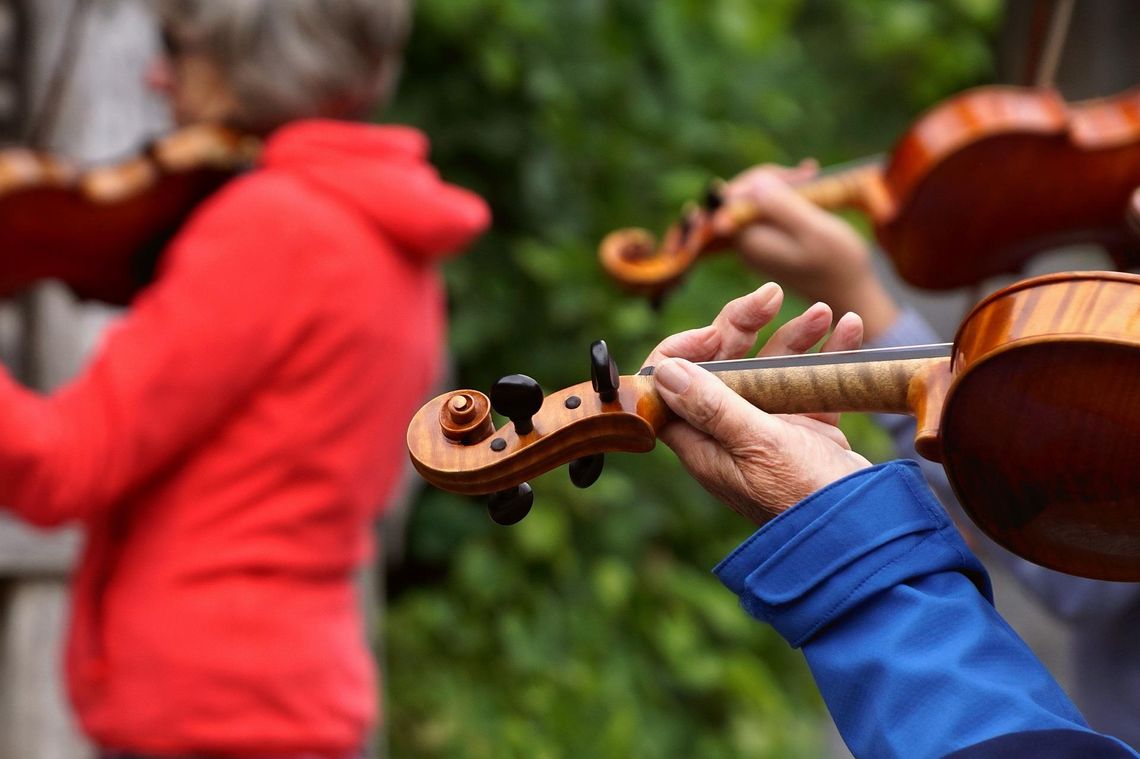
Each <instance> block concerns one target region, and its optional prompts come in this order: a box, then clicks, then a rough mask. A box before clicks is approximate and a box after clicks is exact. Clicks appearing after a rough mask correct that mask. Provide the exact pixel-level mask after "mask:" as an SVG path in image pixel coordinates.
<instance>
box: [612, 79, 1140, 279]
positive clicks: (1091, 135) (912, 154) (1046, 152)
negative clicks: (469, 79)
mask: <svg viewBox="0 0 1140 759" xmlns="http://www.w3.org/2000/svg"><path fill="white" fill-rule="evenodd" d="M1138 186H1140V89H1134V90H1130V91H1128V92H1125V93H1122V94H1120V95H1118V96H1116V97H1112V98H1104V99H1101V100H1094V101H1088V102H1085V103H1079V104H1074V105H1069V104H1066V103H1065V102H1064V101H1063V100H1062V99H1061V97H1060V96H1059V95H1058V94H1057V93H1056V92H1054V91H1052V90H1034V89H1024V88H1017V87H999V86H991V87H980V88H977V89H974V90H968V91H966V92H963V93H961V94H959V95H957V96H955V97H952V98H950V99H948V100H946V101H945V102H943V103H940V104H939V105H937V106H935V107H934V108H932V109H931V110H929V111H928V112H926V113H925V114H923V115H922V116H921V117H920V118H919V119H918V120H917V121H916V122H915V123H914V124H913V125H912V126H911V127H910V129H909V130H908V131H907V132H906V133H905V134H904V135H903V136H902V138H901V139H900V140H899V141H898V143H897V145H896V146H895V149H894V150H893V151H892V153H891V155H890V158H889V159H888V160H887V162H886V163H885V165H882V166H865V167H859V168H857V169H854V170H849V171H846V172H842V173H839V174H835V175H831V176H824V177H820V178H818V179H813V180H809V181H808V182H805V183H802V184H800V185H797V186H796V187H795V189H796V190H797V191H799V192H800V193H801V194H803V195H804V196H805V197H806V198H807V199H808V200H810V201H812V202H814V203H816V204H817V205H819V206H821V207H823V208H827V209H832V210H838V209H844V208H848V209H854V210H857V211H859V212H861V213H864V214H865V215H866V216H867V217H868V218H869V219H870V221H871V223H872V226H873V228H874V231H875V236H876V237H877V238H878V240H879V243H880V244H881V246H882V248H883V250H884V251H885V252H886V254H887V256H888V257H889V258H890V260H891V261H892V263H893V264H894V266H895V268H896V270H897V271H898V273H899V275H900V276H901V277H902V278H903V279H904V280H906V281H907V282H909V283H910V284H912V285H914V286H916V287H921V288H926V289H933V290H942V289H951V288H956V287H962V286H966V285H973V284H976V283H978V282H980V281H982V280H984V279H986V278H987V277H991V276H994V275H998V274H1006V273H1014V272H1017V271H1019V270H1020V269H1021V268H1022V267H1023V266H1024V264H1025V263H1026V262H1027V261H1028V260H1029V259H1031V258H1032V257H1033V256H1034V255H1036V254H1037V253H1039V252H1041V251H1044V250H1048V249H1050V248H1055V247H1057V246H1060V245H1066V244H1072V243H1085V242H1088V243H1097V244H1100V245H1103V246H1105V248H1106V249H1107V250H1108V251H1109V253H1110V254H1111V256H1112V258H1113V263H1114V265H1115V266H1116V267H1117V268H1119V269H1125V268H1130V267H1131V266H1134V265H1136V264H1137V263H1138V262H1140V237H1138V236H1137V235H1136V233H1135V232H1134V231H1133V230H1132V229H1131V227H1130V225H1129V223H1128V222H1127V220H1126V216H1127V209H1128V203H1129V197H1130V195H1131V193H1132V191H1133V190H1135V189H1136V188H1137V187H1138ZM722 202H723V201H722V200H718V199H716V198H715V197H714V198H713V202H709V201H708V200H706V203H705V206H704V208H702V209H699V210H698V211H696V212H694V213H692V214H691V215H689V216H688V217H687V218H686V219H684V221H683V223H682V224H680V225H677V226H675V227H673V228H672V229H670V230H669V231H668V233H667V234H666V237H665V242H664V244H663V245H662V247H661V248H660V249H659V250H656V251H655V250H654V240H653V237H652V236H651V235H650V234H649V233H647V232H645V231H644V230H639V229H626V230H618V231H616V232H614V233H611V234H610V235H609V236H607V238H606V239H605V240H603V242H602V245H601V247H600V248H599V257H600V259H601V262H602V266H603V268H605V269H606V271H607V272H608V273H609V274H610V275H611V276H612V277H614V278H615V279H616V280H617V281H618V282H620V283H622V284H624V285H626V286H627V287H629V288H630V289H632V290H635V291H638V292H642V293H645V294H647V295H650V296H653V297H659V296H660V295H661V294H663V293H664V292H665V291H666V290H668V289H669V288H670V287H672V286H674V285H675V284H677V283H678V282H679V281H680V279H681V277H682V276H683V274H684V273H685V271H687V269H688V268H689V267H690V266H692V265H693V264H694V263H695V262H696V260H698V258H699V256H700V255H702V254H703V253H705V252H708V251H710V250H713V249H717V248H719V247H723V246H724V244H725V242H726V241H725V240H723V239H722V238H718V237H717V236H716V235H715V234H713V233H712V230H711V218H712V213H713V212H714V211H715V210H716V209H717V208H719V206H720V205H721V203H722ZM729 210H730V214H729V215H730V217H731V218H732V219H733V221H734V224H735V226H736V227H737V228H739V227H741V226H744V225H746V224H749V223H753V222H756V221H759V220H760V219H759V218H758V215H757V212H756V211H755V209H752V208H751V207H750V206H749V204H747V203H741V202H736V203H732V204H731V205H730V206H729Z"/></svg>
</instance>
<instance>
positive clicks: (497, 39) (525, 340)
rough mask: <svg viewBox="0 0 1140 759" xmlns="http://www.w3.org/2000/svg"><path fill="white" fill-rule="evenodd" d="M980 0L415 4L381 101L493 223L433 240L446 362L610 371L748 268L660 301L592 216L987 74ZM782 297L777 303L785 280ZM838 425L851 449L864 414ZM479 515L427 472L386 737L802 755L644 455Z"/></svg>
mask: <svg viewBox="0 0 1140 759" xmlns="http://www.w3.org/2000/svg"><path fill="white" fill-rule="evenodd" d="M997 6H998V3H997V0H955V1H954V2H933V1H930V2H919V1H918V0H843V1H841V0H768V1H766V2H756V0H573V1H570V0H419V3H418V8H417V19H416V23H417V27H416V30H415V33H414V35H413V39H412V44H411V47H410V49H409V51H408V60H407V73H406V75H405V78H404V81H403V84H402V86H401V92H400V95H399V98H398V101H397V103H396V105H395V107H394V109H393V111H392V113H390V114H388V117H389V118H391V119H392V120H396V121H402V122H406V123H412V124H415V125H417V126H420V127H422V128H424V129H425V130H426V131H427V132H428V133H429V134H430V135H431V137H432V140H433V155H434V158H435V160H436V163H437V164H438V165H439V166H440V167H441V170H442V172H443V173H444V175H445V176H446V177H448V178H449V179H451V180H453V181H457V182H459V183H461V184H464V185H466V186H469V187H472V188H473V189H476V190H477V191H479V192H481V193H482V194H483V195H484V196H485V197H487V198H488V200H489V201H490V202H491V204H492V206H493V209H494V213H495V228H494V231H493V232H491V233H490V234H489V235H487V237H486V238H485V239H484V240H483V241H482V242H480V244H479V245H478V246H477V247H476V248H475V249H474V250H473V251H471V252H470V253H469V254H468V255H467V256H465V257H463V258H461V259H459V260H457V261H455V262H454V263H452V264H451V265H450V266H449V268H448V270H447V276H448V284H449V288H450V292H451V297H452V302H451V306H452V349H453V354H454V357H455V360H456V363H457V370H458V377H457V379H456V384H457V385H461V386H465V387H477V388H484V389H485V388H487V387H488V386H489V385H490V383H491V382H492V381H493V380H494V379H495V378H496V377H498V376H500V375H502V374H507V373H511V372H524V373H527V374H531V375H532V376H534V377H535V378H536V379H538V380H539V381H540V382H541V383H542V384H543V386H544V387H545V388H546V389H547V390H554V389H557V388H561V387H564V386H566V385H569V384H573V383H576V382H580V381H582V380H583V379H585V377H586V375H587V369H588V364H587V355H588V354H587V348H588V345H589V343H590V342H591V341H592V340H594V339H597V338H599V337H604V338H606V339H607V341H608V342H609V344H610V347H611V350H613V352H614V354H615V356H616V358H617V360H618V364H619V366H620V367H622V368H623V370H624V371H626V372H629V371H632V370H633V369H635V368H636V366H637V365H638V364H639V362H640V361H641V359H642V357H644V356H645V355H646V353H647V352H648V350H649V349H650V348H651V347H652V346H653V345H654V344H655V343H656V342H657V341H658V340H659V339H660V338H661V337H662V336H664V335H667V334H671V333H673V332H676V331H679V330H681V329H687V328H689V327H693V326H698V325H701V324H707V323H708V322H709V320H710V319H711V318H712V317H713V316H714V315H715V314H716V312H717V311H718V310H719V308H720V306H721V305H722V304H723V303H724V302H726V301H727V300H729V299H731V298H733V297H736V296H738V295H740V294H742V293H744V292H746V291H748V290H749V289H752V288H754V287H756V286H758V285H759V284H761V283H762V280H761V279H759V278H757V277H756V276H755V275H753V274H750V273H748V272H746V271H745V270H744V269H743V268H742V267H741V266H740V265H739V264H738V263H737V262H736V261H734V260H733V259H732V258H731V257H728V256H725V257H722V258H720V259H717V260H714V261H710V262H708V264H707V265H704V266H703V267H702V268H700V269H698V270H697V271H696V272H695V273H694V275H693V276H691V277H690V278H689V279H688V280H687V281H686V283H685V284H684V286H683V287H682V288H681V289H680V290H679V291H678V292H677V293H676V294H675V295H673V296H672V297H671V298H670V299H668V300H667V301H666V303H665V304H664V306H663V308H662V309H661V310H660V311H654V310H653V309H652V308H650V307H649V306H648V305H647V304H645V303H644V302H641V301H640V300H638V299H635V298H631V297H628V296H626V295H623V294H622V293H620V292H619V291H618V290H617V289H615V288H614V287H613V286H612V285H611V284H610V283H608V282H607V281H606V280H605V279H604V277H603V275H602V273H601V270H600V268H599V267H598V265H597V262H596V253H595V251H596V244H597V241H598V240H600V239H601V238H602V237H603V236H604V234H605V233H606V232H608V231H610V230H611V229H615V228H618V227H623V226H629V225H631V224H641V225H644V226H646V227H649V228H650V229H653V230H660V229H663V228H664V227H665V226H666V225H667V224H668V223H669V222H670V221H671V220H672V216H673V214H674V213H675V209H677V208H678V207H679V206H680V205H681V203H682V202H683V201H685V200H687V199H689V198H692V197H695V196H697V195H698V194H699V192H700V190H701V188H702V186H703V185H704V183H705V182H706V181H707V180H708V178H709V177H711V176H715V175H723V176H730V175H732V174H734V173H736V172H737V171H739V170H742V169H743V168H746V167H747V166H750V165H752V164H754V163H757V162H763V161H780V162H794V161H796V160H798V159H799V158H801V157H803V156H807V155H812V156H816V157H818V158H819V159H820V160H821V161H822V162H824V163H825V164H826V163H829V162H835V161H840V160H846V159H850V158H853V157H857V156H860V155H864V154H867V153H873V152H881V151H884V150H886V149H888V148H889V146H890V144H891V142H892V141H893V140H894V139H895V137H897V136H898V135H899V134H901V131H902V130H903V129H904V128H905V126H906V124H907V123H908V122H909V121H910V120H912V119H913V118H914V116H915V115H916V113H917V112H918V111H919V110H920V109H921V108H923V107H926V106H928V105H930V104H932V103H933V102H935V101H936V100H937V99H939V98H941V97H944V96H946V95H947V94H949V93H951V92H954V91H956V90H959V89H962V88H964V87H966V86H970V85H972V84H976V83H979V82H982V81H985V80H986V78H987V77H988V76H989V75H990V55H989V52H988V35H989V34H990V33H991V32H992V30H993V26H994V24H995V22H996V17H997V12H998V7H997ZM786 308H787V312H788V313H789V314H790V313H792V312H793V311H794V309H796V308H798V304H795V303H789V305H788V306H787V307H786ZM845 425H846V429H847V431H848V433H849V436H850V437H851V439H852V441H853V443H854V444H855V445H856V447H858V448H860V449H861V450H864V451H865V452H867V453H868V454H869V455H871V456H872V457H875V458H884V457H887V456H888V455H889V450H888V447H887V446H886V444H885V441H884V440H883V438H882V436H881V435H880V434H878V433H877V432H876V431H875V430H874V429H873V427H872V426H871V425H870V423H869V422H868V421H867V420H866V419H862V418H858V417H851V418H850V419H848V420H846V421H845ZM533 484H534V487H535V491H536V493H537V499H536V506H535V510H534V512H533V513H532V514H531V516H529V517H528V518H527V519H526V520H525V521H524V522H522V523H521V524H520V525H519V526H517V527H515V528H510V529H504V528H497V527H495V526H494V525H492V524H491V523H490V522H489V521H488V520H487V518H486V516H485V513H484V511H483V509H482V507H481V505H480V504H478V503H475V502H472V501H471V500H470V499H466V498H459V497H455V496H451V495H448V494H445V493H442V492H439V491H435V490H431V489H428V490H426V491H425V492H424V493H423V495H422V497H421V498H420V501H419V504H418V506H417V509H416V512H415V515H414V518H413V523H412V529H411V535H410V545H409V559H408V563H407V565H406V566H404V567H403V568H401V569H400V570H398V571H397V575H396V578H395V590H396V593H395V596H394V598H393V599H392V602H391V605H390V608H389V614H388V618H387V623H386V634H387V649H388V651H389V658H388V663H389V671H388V672H387V673H386V674H387V678H388V692H389V694H390V697H391V698H390V700H391V704H390V707H389V713H388V715H387V716H388V724H389V728H390V734H391V741H392V748H393V754H394V755H395V756H398V757H404V756H414V757H471V758H473V759H480V758H483V757H487V758H490V757H513V756H518V757H563V756H567V757H569V756H591V757H594V756H597V757H677V756H692V757H720V756H734V757H735V756H749V757H766V756H771V757H790V756H816V755H818V754H819V752H820V745H819V743H820V741H819V737H818V735H817V722H818V714H819V703H818V697H817V695H816V694H815V692H814V688H813V686H812V685H811V683H810V680H809V678H808V676H807V674H806V671H805V668H804V667H803V665H802V663H801V661H800V658H799V655H798V654H797V653H796V652H793V651H790V650H789V649H788V647H787V646H786V645H785V644H784V643H783V642H782V641H781V640H780V639H779V638H778V637H777V636H776V635H775V634H774V633H773V632H772V631H770V630H769V629H767V628H765V627H762V626H761V625H758V624H755V623H754V622H752V621H750V620H749V619H748V618H747V617H746V616H745V615H744V614H743V613H742V612H741V611H740V610H739V609H738V608H737V607H736V602H735V599H734V598H733V597H732V596H731V594H729V593H728V592H727V591H725V590H724V589H722V588H721V587H720V586H719V584H718V583H717V582H716V580H715V579H714V578H713V577H712V576H711V575H710V574H709V572H708V569H709V568H710V567H711V566H712V565H713V564H714V563H715V562H716V561H718V560H719V559H720V558H722V557H723V556H725V555H726V554H727V553H728V552H729V551H730V550H731V549H732V547H734V546H735V545H736V544H737V543H738V542H739V541H740V540H741V539H742V538H744V537H745V536H746V534H747V532H748V529H747V527H746V526H745V525H744V524H742V523H741V520H740V519H739V518H737V517H735V516H734V515H732V514H730V513H728V512H727V510H725V509H723V508H722V507H720V506H718V505H717V504H715V503H713V502H712V501H711V499H710V498H709V497H708V496H707V495H705V494H704V493H703V491H701V490H700V489H699V488H698V487H697V486H696V485H695V484H694V483H693V482H692V481H691V479H689V478H688V477H687V476H686V475H685V473H684V472H683V471H682V470H681V468H680V467H679V466H678V465H677V463H676V461H675V459H674V458H673V457H672V455H671V454H670V453H669V452H668V451H655V452H654V453H652V454H648V455H644V456H611V457H610V461H608V462H607V471H606V472H605V473H604V474H603V475H602V479H601V480H600V481H599V482H598V484H597V485H595V486H594V487H593V488H591V489H589V490H587V491H577V490H575V489H574V488H572V487H571V486H570V484H569V483H568V481H567V479H566V475H565V473H564V472H555V473H552V474H550V475H547V476H545V477H543V478H540V479H539V480H538V481H536V482H534V483H533Z"/></svg>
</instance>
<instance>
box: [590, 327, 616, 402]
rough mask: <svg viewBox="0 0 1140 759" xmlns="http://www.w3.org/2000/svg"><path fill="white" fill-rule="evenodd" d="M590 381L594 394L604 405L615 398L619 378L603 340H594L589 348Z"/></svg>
mask: <svg viewBox="0 0 1140 759" xmlns="http://www.w3.org/2000/svg"><path fill="white" fill-rule="evenodd" d="M590 381H591V382H592V383H593V385H594V392H596V393H597V394H598V397H599V398H601V399H602V401H603V402H604V403H609V402H610V401H612V400H614V399H616V398H617V389H618V383H619V382H620V381H621V378H620V375H619V374H618V368H617V363H615V362H614V360H613V357H611V356H610V349H609V348H608V347H607V346H606V341H605V340H595V341H594V344H593V345H591V346H590Z"/></svg>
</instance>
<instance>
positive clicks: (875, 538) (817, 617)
mask: <svg viewBox="0 0 1140 759" xmlns="http://www.w3.org/2000/svg"><path fill="white" fill-rule="evenodd" d="M716 573H717V575H718V576H719V577H720V579H721V581H722V582H724V584H725V585H727V586H728V587H729V588H730V589H731V590H733V591H734V592H735V593H737V594H738V595H739V596H740V599H741V603H742V605H743V606H744V608H745V609H746V610H747V611H748V612H749V613H750V614H751V615H752V616H754V617H756V618H757V619H759V620H761V621H764V622H767V623H769V624H771V625H772V626H773V627H775V628H776V630H777V631H778V632H779V633H780V634H781V635H782V636H783V637H784V638H785V639H786V640H787V641H788V642H789V643H790V644H791V645H792V646H794V647H799V648H802V649H803V652H804V656H805V657H806V658H807V661H808V665H809V666H810V667H811V670H812V673H813V675H814V677H815V679H816V682H817V684H818V685H819V688H820V692H821V693H822V694H823V697H824V700H825V701H826V703H827V706H828V708H829V710H830V711H831V714H832V717H833V718H834V719H835V723H836V725H837V726H838V727H839V731H840V733H841V734H842V735H843V737H844V740H845V741H846V742H847V745H848V746H849V747H850V749H851V751H852V752H853V753H854V754H855V755H856V756H861V757H862V756H867V757H907V759H921V758H922V757H942V756H948V755H950V754H954V755H955V756H959V757H988V756H1011V755H1016V756H1022V755H1025V756H1038V757H1053V756H1056V757H1061V756H1073V755H1083V756H1087V755H1097V756H1100V755H1104V756H1127V757H1135V756H1137V755H1136V754H1134V753H1133V752H1132V751H1131V750H1130V749H1128V748H1127V747H1126V746H1125V745H1124V744H1123V743H1121V742H1119V741H1117V740H1116V739H1114V738H1111V737H1108V736H1103V735H1099V734H1097V733H1095V732H1093V731H1092V730H1091V729H1089V727H1088V726H1087V725H1086V723H1085V721H1084V719H1083V718H1082V717H1081V715H1080V713H1079V712H1078V711H1077V710H1076V707H1074V706H1073V704H1072V703H1071V702H1070V701H1069V699H1068V698H1067V697H1066V696H1065V694H1064V693H1063V692H1062V691H1061V689H1060V687H1059V686H1058V685H1057V683H1056V682H1055V681H1054V680H1053V678H1052V677H1051V676H1050V675H1049V673H1048V672H1047V671H1046V670H1045V668H1044V667H1043V666H1042V665H1041V663H1040V662H1039V661H1038V660H1037V659H1036V658H1035V657H1034V656H1033V654H1032V653H1031V652H1030V651H1029V649H1028V648H1027V647H1026V646H1025V644H1024V643H1023V642H1022V641H1021V639H1020V638H1018V637H1017V635H1016V633H1014V632H1013V630H1011V629H1010V628H1009V626H1008V625H1007V624H1006V623H1005V621H1004V620H1003V619H1002V618H1001V617H1000V616H999V615H998V613H997V611H996V610H995V609H994V607H993V604H992V598H991V593H990V585H989V578H988V577H987V575H986V573H985V570H984V569H983V568H982V566H981V564H979V563H978V561H977V559H976V558H975V557H974V556H973V554H971V553H970V551H969V549H968V548H967V547H966V546H965V544H964V543H963V542H962V539H961V537H960V535H959V534H958V532H957V530H956V529H955V528H954V527H953V525H952V523H951V522H950V520H949V519H948V518H947V517H946V514H945V512H944V511H943V510H942V508H941V507H940V506H939V505H938V503H937V502H936V501H935V499H934V497H933V496H932V494H931V493H930V490H929V489H928V488H927V486H926V485H925V483H924V482H923V481H922V477H921V475H920V474H919V470H918V467H917V466H915V465H914V464H913V462H892V463H890V464H884V465H881V466H878V467H874V468H872V469H867V470H864V471H862V472H858V473H856V474H854V475H852V476H850V477H848V478H846V479H844V480H841V481H839V482H837V483H835V484H833V485H831V486H830V487H828V488H825V489H823V490H821V491H819V492H818V493H816V494H814V495H812V496H811V497H809V498H807V499H806V500H804V501H803V502H801V503H800V504H798V505H797V506H795V507H794V508H792V509H790V510H789V511H787V512H785V513H784V514H782V515H781V516H780V517H778V518H776V519H774V520H772V521H771V522H769V523H768V524H767V525H765V526H764V527H762V528H761V529H760V530H759V531H758V532H756V534H755V535H753V536H752V537H751V538H750V539H749V540H748V541H747V542H745V543H744V544H743V545H742V546H741V547H740V548H738V549H737V550H736V551H735V552H733V554H732V555H731V556H729V557H728V558H727V559H725V560H724V561H723V562H722V563H721V564H720V565H719V566H718V567H717V568H716ZM1042 731H1048V733H1047V734H1046V733H1043V732H1042ZM1022 748H1024V750H1025V752H1026V753H1023V751H1022ZM1090 751H1093V752H1102V753H1095V754H1090V753H1089V752H1090ZM1074 752H1079V754H1078V753H1074Z"/></svg>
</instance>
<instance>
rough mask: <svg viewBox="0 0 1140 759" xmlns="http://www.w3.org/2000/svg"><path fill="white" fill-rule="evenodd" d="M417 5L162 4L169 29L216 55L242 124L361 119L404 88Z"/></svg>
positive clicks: (267, 126)
mask: <svg viewBox="0 0 1140 759" xmlns="http://www.w3.org/2000/svg"><path fill="white" fill-rule="evenodd" d="M410 3H411V0H159V3H158V13H159V18H160V19H161V21H162V23H163V24H164V25H165V26H166V28H167V30H168V32H169V33H170V34H172V35H174V37H175V38H176V39H177V40H178V41H179V42H180V43H181V44H183V45H185V46H186V47H187V49H192V50H193V51H194V52H196V53H201V54H202V55H205V56H207V57H208V58H210V59H211V60H212V61H213V62H214V63H216V64H217V65H218V67H219V69H220V70H221V74H222V76H223V78H224V79H225V81H226V83H227V84H228V85H229V86H230V87H231V88H232V90H233V93H234V95H235V97H236V99H237V102H238V106H239V108H238V113H237V114H236V121H237V122H238V123H237V126H241V127H244V128H247V129H252V130H256V131H262V132H267V131H269V130H271V129H273V128H275V127H277V126H280V125H281V124H284V123H286V122H288V121H292V120H293V119H298V118H305V117H311V116H328V117H334V118H358V117H363V116H364V115H366V114H367V112H368V110H369V109H371V108H373V107H376V106H378V105H381V104H383V103H384V102H386V101H387V100H388V98H389V97H391V95H392V92H393V90H394V89H395V83H396V79H397V78H398V74H399V70H400V62H401V59H402V56H403V48H404V43H405V41H406V39H407V35H408V31H409V28H410V26H411V19H410V16H411V8H410Z"/></svg>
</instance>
